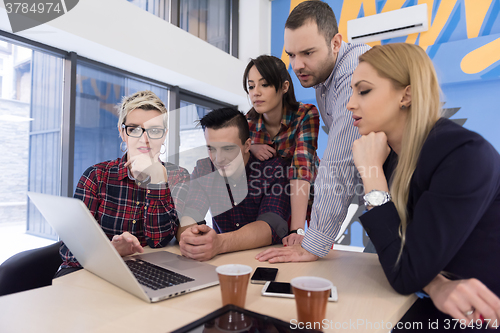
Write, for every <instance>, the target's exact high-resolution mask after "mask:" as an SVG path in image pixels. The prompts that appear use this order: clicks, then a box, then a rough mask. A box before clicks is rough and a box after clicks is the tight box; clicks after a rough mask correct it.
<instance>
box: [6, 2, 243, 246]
mask: <svg viewBox="0 0 500 333" xmlns="http://www.w3.org/2000/svg"><path fill="white" fill-rule="evenodd" d="M171 1H172V3H174V2H175V1H178V0H171ZM231 1H233V0H231ZM236 2H237V1H236ZM170 8H172V7H170ZM0 37H1V39H2V40H5V41H6V42H8V43H15V44H17V45H20V46H23V47H26V48H30V49H32V50H35V51H39V52H43V53H46V54H49V55H53V56H58V57H61V58H63V77H64V84H63V92H62V98H63V103H62V120H61V142H60V145H61V146H60V147H61V172H60V177H61V179H60V186H61V187H60V194H61V196H64V197H72V196H73V181H74V179H73V178H74V177H73V173H74V160H75V121H76V120H75V116H76V95H77V92H76V82H77V80H76V75H77V66H78V65H79V64H83V65H85V66H88V67H92V68H94V69H96V70H99V71H103V72H107V73H110V74H118V75H121V76H125V77H127V78H132V79H134V80H138V81H141V82H144V83H147V84H151V85H155V86H158V87H161V88H166V89H168V98H169V100H168V103H167V109H168V111H169V112H170V111H171V110H178V109H179V108H180V101H181V100H183V101H186V102H190V103H194V104H198V105H202V106H205V107H207V108H211V109H215V108H220V107H235V106H234V105H231V104H228V103H224V102H221V101H218V100H215V99H212V98H209V97H205V96H203V95H199V94H196V93H193V92H191V91H188V90H185V89H181V88H179V87H178V86H175V85H171V84H167V83H165V82H161V81H158V80H155V79H150V78H148V77H145V76H142V75H139V74H135V73H132V72H130V71H127V70H124V69H121V68H118V67H114V66H111V65H108V64H104V63H101V62H98V61H96V60H92V59H89V58H86V57H83V56H80V55H78V54H77V53H75V52H66V51H64V50H61V49H58V48H55V47H52V46H48V45H45V44H42V43H39V42H36V41H32V40H30V39H27V38H24V37H20V36H17V35H15V34H12V33H9V32H5V31H2V30H0ZM170 115H171V118H170V120H169V123H170V124H169V126H170V128H169V132H168V133H169V134H168V135H169V149H170V150H169V155H170V156H171V157H172V159H173V160H169V162H172V163H176V162H177V163H178V152H179V144H180V129H179V119H178V117H176V116H175V112H172V113H170ZM175 159H177V161H176V160H175ZM28 225H29V221H27V223H26V226H27V227H28ZM28 233H29V230H28ZM36 235H37V236H40V237H45V238H49V239H53V238H54V235H53V234H52V233H47V234H40V233H36Z"/></svg>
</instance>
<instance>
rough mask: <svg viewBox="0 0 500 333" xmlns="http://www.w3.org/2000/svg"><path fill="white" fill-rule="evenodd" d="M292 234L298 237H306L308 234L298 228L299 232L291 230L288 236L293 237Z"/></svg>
mask: <svg viewBox="0 0 500 333" xmlns="http://www.w3.org/2000/svg"><path fill="white" fill-rule="evenodd" d="M291 234H297V235H301V236H305V235H306V232H305V231H304V229H302V228H298V229H297V230H290V232H289V233H288V235H291Z"/></svg>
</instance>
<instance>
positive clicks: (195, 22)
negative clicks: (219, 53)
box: [179, 0, 231, 53]
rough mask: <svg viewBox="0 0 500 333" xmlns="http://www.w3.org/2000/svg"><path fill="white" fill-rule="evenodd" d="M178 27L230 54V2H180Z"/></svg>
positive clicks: (208, 0)
mask: <svg viewBox="0 0 500 333" xmlns="http://www.w3.org/2000/svg"><path fill="white" fill-rule="evenodd" d="M179 16H180V20H179V27H180V28H181V29H183V30H186V31H187V32H189V33H191V34H193V35H195V36H197V37H199V38H201V39H203V40H205V41H207V42H208V43H210V44H212V45H213V46H215V47H217V48H219V49H221V50H223V51H225V52H227V53H230V50H229V46H230V40H229V38H230V25H229V23H230V17H231V15H230V1H229V0H180V15H179Z"/></svg>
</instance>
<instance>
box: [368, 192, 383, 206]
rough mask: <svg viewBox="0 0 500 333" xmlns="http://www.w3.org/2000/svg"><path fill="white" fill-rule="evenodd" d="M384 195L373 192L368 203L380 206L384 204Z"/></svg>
mask: <svg viewBox="0 0 500 333" xmlns="http://www.w3.org/2000/svg"><path fill="white" fill-rule="evenodd" d="M384 199H385V195H384V193H382V192H373V193H372V195H371V196H370V202H371V203H373V204H375V205H381V204H382V203H383V202H384Z"/></svg>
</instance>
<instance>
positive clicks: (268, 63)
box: [243, 55, 299, 119]
mask: <svg viewBox="0 0 500 333" xmlns="http://www.w3.org/2000/svg"><path fill="white" fill-rule="evenodd" d="M253 66H255V68H257V70H258V71H259V73H260V75H262V77H263V78H264V80H266V82H267V83H268V84H269V85H271V86H273V87H274V89H276V92H278V90H279V89H280V88H281V87H283V84H284V83H285V81H288V82H289V83H290V85H289V87H288V91H287V92H286V93H284V94H283V100H282V101H283V106H284V107H285V110H287V111H289V110H290V111H296V110H297V109H298V108H299V102H297V100H296V99H295V91H294V89H293V83H292V78H291V77H290V73H288V71H287V69H286V65H285V63H284V62H283V61H281V59H279V58H276V57H273V56H268V55H261V56H259V57H258V58H256V59H251V60H250V62H249V63H248V65H247V68H246V69H245V73H244V74H243V89H245V92H246V93H247V94H248V85H247V83H248V73H249V72H250V69H251V68H252V67H253ZM248 116H249V117H250V118H251V119H256V118H258V113H257V112H256V111H255V109H254V108H251V109H250V111H248Z"/></svg>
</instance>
